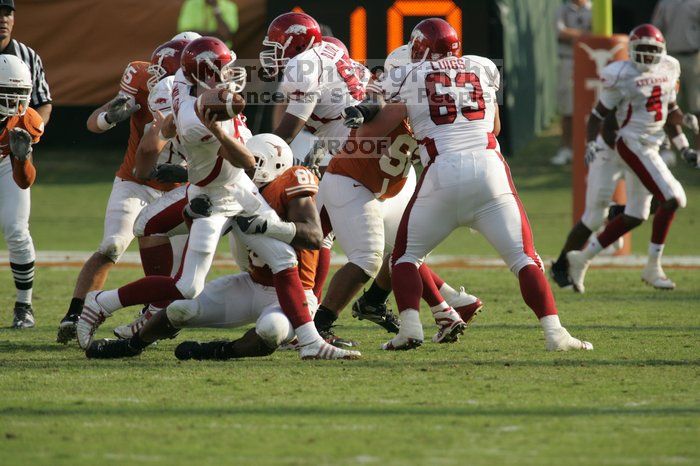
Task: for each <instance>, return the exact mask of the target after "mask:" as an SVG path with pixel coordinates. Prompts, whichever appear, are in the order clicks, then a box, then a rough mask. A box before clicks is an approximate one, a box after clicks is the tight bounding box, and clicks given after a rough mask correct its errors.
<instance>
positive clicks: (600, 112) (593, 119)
mask: <svg viewBox="0 0 700 466" xmlns="http://www.w3.org/2000/svg"><path fill="white" fill-rule="evenodd" d="M611 111H612V110H611V109H609V108H607V107H605V105H603V104H602V103H601V102H598V103H597V104H596V106H595V107H594V108H593V111H591V113H590V115H588V123H587V124H586V142H594V141H595V140H596V138H597V137H598V133H599V132H600V127H601V125H602V124H603V120H604V119H605V117H606V116H607V114H608V113H610V112H611Z"/></svg>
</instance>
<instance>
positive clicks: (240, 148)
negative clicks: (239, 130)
mask: <svg viewBox="0 0 700 466" xmlns="http://www.w3.org/2000/svg"><path fill="white" fill-rule="evenodd" d="M198 116H199V119H200V121H201V122H202V124H204V126H205V127H206V128H207V129H208V130H209V131H211V133H212V134H213V135H214V137H215V138H216V139H218V140H219V142H221V148H220V149H219V156H220V157H222V158H223V159H224V160H226V161H228V162H229V163H230V164H231V165H233V166H234V167H236V168H242V169H244V170H249V169H251V168H253V167H255V157H253V154H252V153H251V152H250V151H249V150H248V149H247V148H246V147H245V144H243V143H241V142H240V141H237V140H236V139H234V138H233V137H232V136H231V135H229V134H227V133H226V132H225V131H224V130H223V128H222V127H221V125H220V124H219V123H218V122H217V121H216V118H217V117H216V115H215V114H214V113H213V112H212V111H211V110H210V109H207V110H206V112H205V113H204V115H199V114H198Z"/></svg>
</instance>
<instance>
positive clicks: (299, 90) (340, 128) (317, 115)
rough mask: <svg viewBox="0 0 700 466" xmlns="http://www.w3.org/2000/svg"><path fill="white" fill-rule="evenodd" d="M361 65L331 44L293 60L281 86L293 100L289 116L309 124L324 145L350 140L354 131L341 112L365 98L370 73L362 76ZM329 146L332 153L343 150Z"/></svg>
mask: <svg viewBox="0 0 700 466" xmlns="http://www.w3.org/2000/svg"><path fill="white" fill-rule="evenodd" d="M358 65H359V64H355V63H353V62H352V61H351V60H350V59H349V58H348V57H347V56H346V55H345V52H343V50H341V49H340V48H339V47H338V46H337V45H335V44H332V43H330V42H322V43H321V44H320V45H319V46H316V47H312V48H311V49H309V50H307V51H305V52H303V53H300V54H299V55H297V56H296V57H294V58H292V59H291V60H290V61H289V63H287V66H286V68H285V70H284V77H283V79H282V84H281V86H280V88H281V90H282V92H284V93H285V95H286V96H287V97H288V98H289V99H290V102H289V105H288V106H287V113H289V114H292V115H294V116H296V117H298V118H300V119H302V120H304V121H306V129H307V130H308V131H309V132H310V133H312V134H313V135H314V136H316V137H317V138H319V140H320V141H321V142H323V141H324V139H326V140H327V139H331V138H333V139H336V140H338V141H344V140H345V139H347V136H348V134H349V133H350V129H349V128H348V127H346V126H345V125H344V124H343V118H342V116H341V113H342V111H343V110H344V109H345V107H349V106H353V105H357V104H358V103H360V101H361V100H362V99H363V98H364V93H365V85H364V84H363V82H362V81H361V77H362V76H363V75H365V74H366V75H367V77H369V72H366V73H361V72H360V71H361V70H358ZM359 66H362V65H359ZM358 76H360V78H358ZM326 147H327V149H328V150H329V151H330V152H331V153H335V152H337V151H338V150H339V149H340V145H339V144H334V145H333V146H331V145H330V144H328V145H327V146H326Z"/></svg>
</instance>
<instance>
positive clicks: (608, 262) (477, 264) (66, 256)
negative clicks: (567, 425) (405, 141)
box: [0, 251, 700, 269]
mask: <svg viewBox="0 0 700 466" xmlns="http://www.w3.org/2000/svg"><path fill="white" fill-rule="evenodd" d="M91 255H92V252H85V251H37V259H36V263H37V266H39V267H80V266H82V264H83V263H84V262H85V261H86V260H87V259H88V258H89V257H90V256H91ZM646 260H647V258H646V256H638V255H630V256H599V257H597V258H596V259H595V260H594V261H593V266H594V267H608V268H640V267H643V266H644V265H645V264H646ZM346 261H347V259H346V257H345V256H344V255H343V254H333V256H332V258H331V265H335V266H340V265H343V264H345V262H346ZM427 262H428V263H429V264H430V265H436V266H440V267H445V268H456V269H463V268H495V267H505V266H504V265H503V262H502V261H501V260H500V259H498V258H495V257H478V256H461V255H443V254H435V255H431V256H430V257H429V258H428V261H427ZM549 262H550V261H549V260H546V261H545V264H549ZM0 263H1V264H3V265H5V266H6V267H9V263H10V261H9V257H8V253H7V251H0ZM214 264H215V265H217V266H220V267H235V262H234V261H233V259H231V258H230V256H227V255H226V254H218V255H217V256H216V259H214ZM117 265H118V266H122V267H140V265H141V259H140V258H139V254H138V253H137V252H127V253H125V254H124V255H123V256H122V258H121V260H120V261H119V264H117ZM663 265H664V267H668V268H672V267H676V268H691V269H696V268H700V256H665V257H664V259H663Z"/></svg>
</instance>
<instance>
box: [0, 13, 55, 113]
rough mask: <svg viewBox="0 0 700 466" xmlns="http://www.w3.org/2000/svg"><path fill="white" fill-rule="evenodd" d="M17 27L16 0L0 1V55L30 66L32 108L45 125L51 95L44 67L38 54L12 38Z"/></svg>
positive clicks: (50, 107) (49, 108)
mask: <svg viewBox="0 0 700 466" xmlns="http://www.w3.org/2000/svg"><path fill="white" fill-rule="evenodd" d="M14 25H15V0H0V54H5V55H14V56H16V57H17V58H19V59H20V60H22V61H23V62H24V63H26V64H27V65H28V66H29V69H30V70H31V72H32V98H31V102H30V107H32V108H33V109H34V110H36V111H37V113H38V114H39V115H41V118H42V119H43V120H44V124H47V123H48V122H49V118H50V117H51V109H52V106H51V93H50V92H49V84H48V83H47V82H46V76H45V74H44V65H43V64H42V63H41V58H39V55H37V53H36V52H35V51H34V50H32V49H30V48H29V47H27V46H26V45H24V44H23V43H21V42H19V41H18V40H15V39H13V38H12V28H13V27H14Z"/></svg>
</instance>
